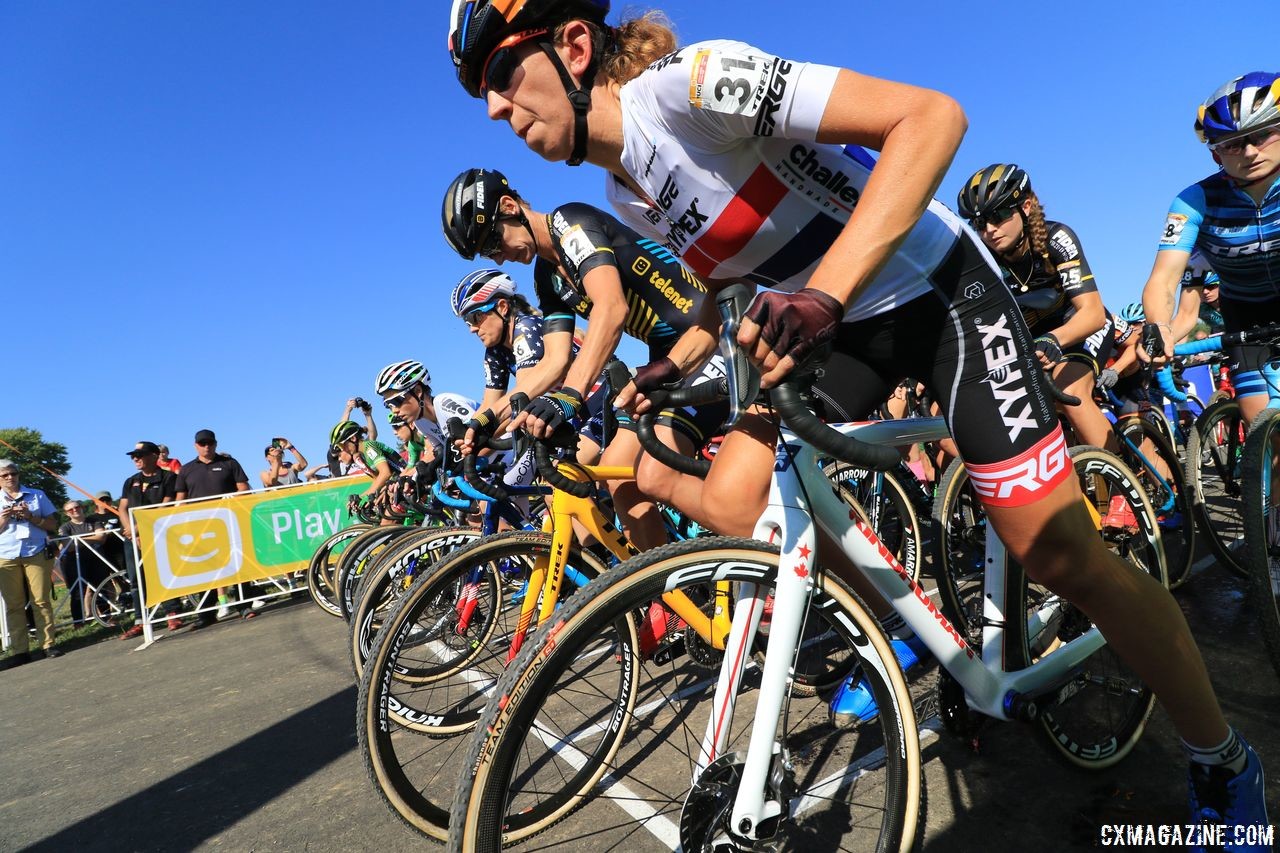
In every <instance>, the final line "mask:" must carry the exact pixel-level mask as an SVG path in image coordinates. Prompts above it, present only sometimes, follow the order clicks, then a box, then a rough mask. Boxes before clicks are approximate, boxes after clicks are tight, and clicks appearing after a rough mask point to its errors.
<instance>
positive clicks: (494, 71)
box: [480, 29, 550, 98]
mask: <svg viewBox="0 0 1280 853" xmlns="http://www.w3.org/2000/svg"><path fill="white" fill-rule="evenodd" d="M548 32H550V30H545V29H543V30H525V31H524V32H522V33H516V34H515V35H510V36H507V37H506V38H504V39H503V40H502V41H500V42H498V46H497V47H495V48H494V49H493V52H492V53H490V54H489V58H488V59H486V60H485V61H484V73H483V74H481V75H480V97H482V98H483V97H484V96H485V95H486V94H488V92H489V90H490V89H492V90H493V91H495V92H505V91H506V90H507V89H508V88H509V87H510V86H511V78H512V77H513V76H514V75H515V73H516V68H518V67H519V66H520V60H519V59H517V58H516V47H517V46H518V45H519V44H520V43H521V42H526V41H528V40H529V39H532V38H537V37H538V36H545V35H546V34H547V33H548Z"/></svg>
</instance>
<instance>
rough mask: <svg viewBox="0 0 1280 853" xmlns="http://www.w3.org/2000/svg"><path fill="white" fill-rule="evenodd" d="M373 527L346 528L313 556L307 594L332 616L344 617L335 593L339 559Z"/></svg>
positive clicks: (365, 525)
mask: <svg viewBox="0 0 1280 853" xmlns="http://www.w3.org/2000/svg"><path fill="white" fill-rule="evenodd" d="M371 526H372V525H369V524H353V525H351V526H350V527H344V528H343V529H342V530H339V531H338V532H337V533H335V534H333V535H332V536H330V537H329V538H328V539H326V540H324V541H323V542H321V543H320V547H319V548H317V549H316V552H315V553H314V554H312V555H311V563H310V564H309V565H308V566H307V592H308V593H309V594H310V595H311V600H312V601H314V602H315V603H316V606H317V607H319V608H320V609H321V610H323V611H324V612H325V613H328V614H329V615H330V616H338V617H341V616H342V609H341V608H340V607H339V606H338V597H337V595H336V594H335V593H334V586H333V569H334V565H335V564H336V563H337V562H338V558H339V557H340V556H341V555H342V553H343V552H344V551H345V550H346V548H347V546H348V545H350V544H351V542H352V540H354V539H355V538H356V537H357V536H359V535H360V534H361V533H363V532H364V531H366V530H368V529H369V528H370V527H371Z"/></svg>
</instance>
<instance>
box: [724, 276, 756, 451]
mask: <svg viewBox="0 0 1280 853" xmlns="http://www.w3.org/2000/svg"><path fill="white" fill-rule="evenodd" d="M750 304H751V291H750V290H749V289H748V288H747V286H746V285H744V284H731V285H729V286H728V287H726V288H725V289H724V290H722V291H720V292H719V293H718V294H716V308H717V309H719V311H720V355H721V356H723V358H724V366H725V374H726V378H727V379H728V384H729V418H728V420H726V421H725V428H726V429H728V428H729V427H732V426H733V425H734V424H736V423H737V422H738V419H739V418H740V417H742V415H743V413H745V412H746V411H747V408H748V407H749V406H750V405H751V404H752V403H754V402H755V400H756V397H757V396H758V395H759V393H760V373H759V372H758V371H757V370H756V369H755V368H754V367H752V366H751V362H750V361H748V360H747V354H746V353H745V352H744V351H743V350H742V348H741V347H740V346H738V328H739V327H740V326H741V325H742V315H743V314H745V313H746V312H747V307H748V306H749V305H750Z"/></svg>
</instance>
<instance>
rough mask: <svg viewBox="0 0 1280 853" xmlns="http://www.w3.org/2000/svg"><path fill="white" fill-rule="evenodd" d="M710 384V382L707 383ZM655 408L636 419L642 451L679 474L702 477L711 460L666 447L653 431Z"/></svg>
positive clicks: (708, 469) (708, 468)
mask: <svg viewBox="0 0 1280 853" xmlns="http://www.w3.org/2000/svg"><path fill="white" fill-rule="evenodd" d="M708 384H710V383H708ZM655 412H656V409H650V410H649V411H647V412H645V413H644V414H643V415H641V416H640V417H638V418H637V419H636V437H637V438H638V439H640V446H641V447H643V448H644V452H645V453H648V454H649V455H650V456H652V457H653V458H654V459H657V460H658V461H659V462H661V463H662V464H663V465H666V466H667V467H668V468H674V469H675V470H677V471H679V472H680V473H681V474H689V475H691V476H694V477H698V478H700V479H701V478H704V477H706V476H707V472H708V471H710V470H711V460H709V459H702V458H694V457H692V456H685V455H684V454H683V453H681V452H680V451H678V450H676V449H674V448H671V447H667V445H665V444H663V443H662V441H660V440H659V439H658V436H657V435H656V434H655V433H654V431H653V416H654V414H655Z"/></svg>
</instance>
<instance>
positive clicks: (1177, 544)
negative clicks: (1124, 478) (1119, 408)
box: [1114, 413, 1196, 589]
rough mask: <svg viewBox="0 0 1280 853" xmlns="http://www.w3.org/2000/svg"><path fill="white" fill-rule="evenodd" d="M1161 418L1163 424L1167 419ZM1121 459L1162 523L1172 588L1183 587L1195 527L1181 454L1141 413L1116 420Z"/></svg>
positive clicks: (1191, 558) (1192, 555) (1192, 557)
mask: <svg viewBox="0 0 1280 853" xmlns="http://www.w3.org/2000/svg"><path fill="white" fill-rule="evenodd" d="M1160 421H1161V422H1162V423H1164V418H1163V417H1161V418H1160ZM1114 430H1115V433H1116V436H1117V437H1118V438H1119V440H1120V451H1121V452H1120V458H1121V460H1123V461H1124V463H1125V464H1126V465H1127V466H1129V470H1130V471H1132V472H1133V473H1134V474H1135V475H1137V477H1138V482H1139V483H1140V484H1141V485H1142V488H1143V490H1144V491H1145V492H1146V493H1147V497H1148V498H1149V499H1150V500H1151V505H1152V507H1153V508H1154V509H1155V512H1156V520H1157V522H1158V523H1159V525H1160V544H1161V546H1162V547H1163V548H1164V563H1165V568H1166V569H1167V571H1168V573H1169V588H1170V589H1173V588H1174V587H1177V586H1180V585H1181V584H1182V583H1183V581H1185V580H1186V579H1187V576H1188V575H1189V574H1191V564H1192V563H1194V562H1195V559H1196V526H1195V520H1194V513H1193V512H1192V503H1193V502H1192V499H1191V491H1190V490H1189V489H1188V488H1187V485H1186V473H1185V472H1184V470H1183V467H1184V466H1183V462H1182V460H1181V459H1179V458H1178V453H1177V451H1176V450H1174V449H1173V445H1172V444H1170V443H1169V439H1168V438H1167V437H1166V435H1165V431H1164V430H1163V429H1160V428H1159V427H1158V426H1156V425H1155V424H1154V423H1152V422H1151V420H1149V419H1148V418H1145V417H1143V416H1142V415H1140V414H1138V413H1134V414H1131V415H1125V416H1123V417H1121V418H1120V419H1119V420H1117V421H1116V423H1115V426H1114Z"/></svg>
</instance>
